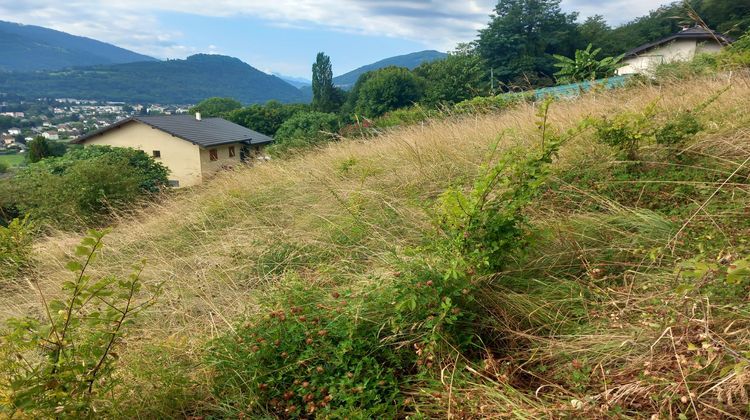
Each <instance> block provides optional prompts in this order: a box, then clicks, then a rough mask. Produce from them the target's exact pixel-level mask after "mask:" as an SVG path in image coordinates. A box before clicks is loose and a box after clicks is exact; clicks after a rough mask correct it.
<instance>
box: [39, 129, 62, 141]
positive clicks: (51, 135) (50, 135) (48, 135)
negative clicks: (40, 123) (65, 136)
mask: <svg viewBox="0 0 750 420" xmlns="http://www.w3.org/2000/svg"><path fill="white" fill-rule="evenodd" d="M42 137H44V138H45V139H47V140H60V136H59V135H58V134H57V131H45V132H44V133H42Z"/></svg>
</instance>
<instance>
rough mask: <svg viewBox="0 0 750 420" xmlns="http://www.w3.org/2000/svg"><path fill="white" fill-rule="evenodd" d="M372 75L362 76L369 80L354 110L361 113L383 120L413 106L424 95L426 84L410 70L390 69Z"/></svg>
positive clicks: (361, 90)
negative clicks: (386, 114) (390, 113)
mask: <svg viewBox="0 0 750 420" xmlns="http://www.w3.org/2000/svg"><path fill="white" fill-rule="evenodd" d="M368 73H370V72H368ZM368 73H365V74H364V75H362V76H361V77H365V81H364V82H363V83H362V84H361V85H360V86H359V89H358V90H357V92H356V94H357V97H356V102H355V107H354V111H355V112H356V113H358V114H361V115H364V116H366V117H369V118H373V117H379V116H381V115H383V114H385V113H386V112H388V111H392V110H394V109H398V108H403V107H406V106H410V105H413V104H414V103H415V102H418V101H419V100H420V99H422V97H423V95H424V90H425V81H424V80H423V79H422V78H420V77H419V76H417V75H416V74H414V73H412V72H411V71H410V70H409V69H407V68H404V67H386V68H383V69H380V70H375V71H373V72H371V73H372V74H368ZM358 83H359V82H358ZM352 94H353V92H352Z"/></svg>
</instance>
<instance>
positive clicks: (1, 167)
mask: <svg viewBox="0 0 750 420" xmlns="http://www.w3.org/2000/svg"><path fill="white" fill-rule="evenodd" d="M9 168H10V165H8V163H7V162H3V161H0V174H4V173H6V172H8V169H9Z"/></svg>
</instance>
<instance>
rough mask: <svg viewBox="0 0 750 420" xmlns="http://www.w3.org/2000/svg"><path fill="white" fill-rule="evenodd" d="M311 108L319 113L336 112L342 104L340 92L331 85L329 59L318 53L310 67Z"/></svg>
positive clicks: (331, 70)
mask: <svg viewBox="0 0 750 420" xmlns="http://www.w3.org/2000/svg"><path fill="white" fill-rule="evenodd" d="M312 91H313V100H312V107H313V109H314V110H316V111H319V112H336V111H337V110H338V109H339V108H340V107H341V103H342V102H343V95H342V92H341V91H340V90H339V89H337V88H336V86H334V85H333V69H332V67H331V57H329V56H327V55H325V53H322V52H319V53H318V56H317V58H316V59H315V64H313V66H312Z"/></svg>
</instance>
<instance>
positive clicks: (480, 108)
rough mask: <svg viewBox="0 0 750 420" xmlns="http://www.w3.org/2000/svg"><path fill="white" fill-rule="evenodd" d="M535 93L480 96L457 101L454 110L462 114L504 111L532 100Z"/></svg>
mask: <svg viewBox="0 0 750 420" xmlns="http://www.w3.org/2000/svg"><path fill="white" fill-rule="evenodd" d="M533 98H534V96H533V94H529V93H503V94H500V95H495V96H478V97H476V98H473V99H469V100H466V101H463V102H459V103H457V104H456V105H455V106H454V107H453V110H454V111H455V112H457V113H460V114H487V113H490V112H497V111H502V110H505V109H508V108H511V107H513V106H515V105H517V104H520V103H523V102H528V101H531V100H532V99H533Z"/></svg>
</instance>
